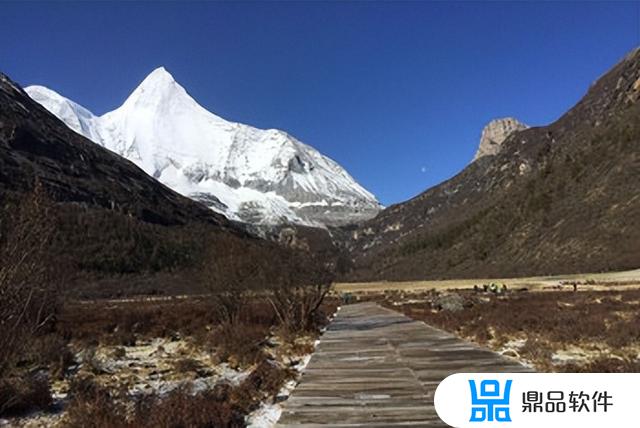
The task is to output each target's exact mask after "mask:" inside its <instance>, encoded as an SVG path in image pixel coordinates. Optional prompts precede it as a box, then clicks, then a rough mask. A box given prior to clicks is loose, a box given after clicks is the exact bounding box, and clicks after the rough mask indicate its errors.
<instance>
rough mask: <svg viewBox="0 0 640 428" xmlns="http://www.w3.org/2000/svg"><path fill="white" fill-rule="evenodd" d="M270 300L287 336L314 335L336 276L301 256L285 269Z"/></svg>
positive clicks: (324, 266) (273, 289)
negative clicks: (322, 308) (309, 333)
mask: <svg viewBox="0 0 640 428" xmlns="http://www.w3.org/2000/svg"><path fill="white" fill-rule="evenodd" d="M284 269H285V270H284V271H283V272H282V273H283V276H282V277H281V278H282V280H281V281H280V282H279V283H276V284H274V286H273V287H272V291H271V293H270V295H269V296H268V297H267V300H268V301H269V302H270V303H271V305H272V307H273V310H274V311H275V313H276V316H277V318H278V322H279V324H280V326H281V327H282V329H283V330H284V332H286V333H290V334H297V333H300V332H306V331H312V330H313V329H314V328H315V326H316V325H317V322H318V321H319V317H320V314H319V310H320V306H321V305H322V302H323V301H324V299H325V297H326V296H327V294H328V293H329V291H330V289H331V283H332V281H333V273H332V271H331V268H330V266H328V264H327V263H325V262H323V260H321V259H318V258H315V257H312V256H311V255H309V254H305V253H301V254H298V255H297V257H293V258H291V259H290V260H289V265H288V266H285V267H284Z"/></svg>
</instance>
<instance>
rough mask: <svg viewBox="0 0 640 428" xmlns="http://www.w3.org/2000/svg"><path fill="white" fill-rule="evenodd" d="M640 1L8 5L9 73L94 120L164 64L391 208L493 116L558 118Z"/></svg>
mask: <svg viewBox="0 0 640 428" xmlns="http://www.w3.org/2000/svg"><path fill="white" fill-rule="evenodd" d="M639 5H640V3H639V2H633V3H631V2H627V3H624V2H608V3H607V2H602V3H597V2H584V3H581V2H568V3H556V2H544V3H523V2H513V3H507V2H491V3H485V2H473V3H442V2H433V3H428V2H424V3H421V2H406V3H404V2H393V3H386V2H374V3H367V2H349V3H342V2H330V3H321V2H312V3H309V2H304V3H293V2H285V3H272V2H269V3H245V2H240V3H202V2H200V3H190V2H180V3H165V2H163V3H152V2H146V3H128V2H123V3H117V4H114V3H108V2H102V3H96V2H85V3H70V2H51V3H44V4H40V3H2V6H1V9H0V15H1V16H2V18H1V21H2V25H1V26H0V38H1V39H0V70H1V71H3V72H5V73H7V74H9V76H11V77H12V78H13V79H14V80H17V81H18V82H20V83H21V84H23V85H29V84H36V83H37V84H43V85H45V86H48V87H50V88H52V89H54V90H56V91H58V92H60V93H61V94H63V95H65V96H67V97H69V98H71V99H73V100H75V101H76V102H79V103H80V104H83V105H84V106H85V107H87V108H89V109H90V110H92V111H93V112H94V113H96V114H102V113H104V112H106V111H109V110H111V109H113V108H115V107H117V106H119V105H120V104H121V103H122V102H123V101H124V99H125V98H126V96H127V95H128V94H129V93H130V92H131V91H132V90H133V89H134V88H135V86H136V85H137V84H138V83H139V82H140V81H141V80H142V79H143V78H144V77H145V76H146V75H147V74H148V73H149V72H150V71H151V70H153V69H154V68H155V67H157V66H160V65H164V66H166V67H167V69H168V70H169V71H170V72H171V73H172V74H173V75H174V77H175V78H176V80H177V81H178V82H180V83H181V84H182V85H183V86H184V87H185V88H186V89H187V91H189V92H190V93H191V95H192V96H194V98H196V100H198V101H199V102H200V103H201V104H202V105H204V106H205V107H206V108H207V109H209V110H211V111H213V112H215V113H216V114H218V115H220V116H222V117H225V118H227V119H230V120H235V121H240V122H244V123H248V124H251V125H254V126H258V127H261V128H280V129H283V130H286V131H288V132H289V133H291V134H293V135H295V136H296V137H298V138H299V139H301V140H302V141H304V142H306V143H308V144H311V145H312V146H315V147H316V148H317V149H319V150H320V151H321V152H323V153H324V154H326V155H329V156H330V157H332V158H333V159H335V160H337V161H338V162H339V163H341V164H342V165H343V166H344V167H345V168H346V169H347V170H348V171H349V172H350V173H351V174H352V175H353V176H354V177H355V178H356V179H357V180H358V181H360V182H361V183H362V184H363V185H364V186H365V187H366V188H368V189H369V190H371V191H372V192H373V193H375V194H376V195H377V196H378V197H379V199H380V200H381V201H382V202H383V203H384V204H391V203H394V202H399V201H402V200H405V199H407V198H409V197H412V196H414V195H416V194H418V193H420V192H421V191H423V190H425V189H426V188H428V187H430V186H432V185H435V184H437V183H439V182H440V181H442V180H444V179H447V178H449V177H451V176H452V175H454V174H456V173H457V172H458V171H460V170H461V169H462V168H463V167H464V166H465V165H466V164H467V163H468V162H469V160H470V159H471V158H472V157H473V154H474V152H475V150H476V147H477V144H478V139H479V135H480V131H481V129H482V127H483V126H484V124H485V123H486V122H488V121H489V120H491V119H493V118H495V117H501V116H515V117H517V118H519V119H520V120H522V121H524V122H526V123H528V124H531V125H542V124H546V123H548V122H550V121H553V120H555V119H556V118H557V117H558V116H559V115H560V114H562V113H563V112H564V111H566V110H567V109H568V108H569V107H571V106H572V105H573V104H575V102H577V101H578V99H579V98H580V97H581V96H582V95H583V94H584V93H585V91H586V90H587V88H588V87H589V85H590V84H591V83H592V82H593V81H594V80H595V79H596V78H597V77H598V76H600V75H601V74H603V73H604V72H605V71H606V70H607V69H609V68H610V67H611V66H613V65H614V63H616V62H617V61H618V60H619V59H621V57H622V56H623V55H624V54H625V53H626V52H628V51H629V50H631V49H632V48H633V47H635V46H638V45H640V6H639Z"/></svg>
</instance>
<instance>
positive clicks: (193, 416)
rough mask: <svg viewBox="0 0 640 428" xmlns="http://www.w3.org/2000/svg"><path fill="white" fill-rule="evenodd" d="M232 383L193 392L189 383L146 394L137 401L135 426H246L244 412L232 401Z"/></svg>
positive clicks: (133, 425) (228, 427)
mask: <svg viewBox="0 0 640 428" xmlns="http://www.w3.org/2000/svg"><path fill="white" fill-rule="evenodd" d="M230 389H231V387H230V386H229V385H218V387H216V388H214V389H213V390H210V391H204V392H199V393H194V392H193V391H191V390H190V388H188V387H181V388H177V389H174V390H173V391H171V392H170V393H169V394H167V395H166V396H165V397H158V396H147V397H143V398H142V399H140V400H139V401H138V402H137V404H136V409H135V412H134V416H133V418H132V420H131V423H130V426H132V427H158V428H174V427H203V428H206V427H211V428H213V427H216V428H217V427H220V428H236V427H238V428H239V427H244V426H245V423H244V415H243V414H242V413H240V412H239V411H238V409H236V408H235V406H234V405H233V404H232V403H231V402H230V393H229V391H230Z"/></svg>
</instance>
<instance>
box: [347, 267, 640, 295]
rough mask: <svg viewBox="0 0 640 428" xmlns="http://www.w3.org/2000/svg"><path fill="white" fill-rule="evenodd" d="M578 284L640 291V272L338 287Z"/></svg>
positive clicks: (374, 289) (353, 290)
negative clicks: (571, 282) (639, 289)
mask: <svg viewBox="0 0 640 428" xmlns="http://www.w3.org/2000/svg"><path fill="white" fill-rule="evenodd" d="M567 281H576V282H579V283H581V284H584V283H589V285H586V286H583V287H579V288H578V289H579V290H580V289H581V288H582V289H585V288H588V289H589V290H598V289H605V288H611V287H620V288H640V269H636V270H631V271H624V272H608V273H593V274H571V275H553V276H535V277H527V278H493V279H487V278H485V279H450V280H433V281H377V282H343V283H337V284H335V290H336V291H337V292H344V293H375V292H381V291H384V290H402V291H407V292H412V291H423V290H431V289H436V290H450V289H462V288H472V287H473V286H474V285H480V286H481V285H482V284H490V283H492V282H495V283H498V284H506V285H507V286H508V287H509V288H522V287H526V288H528V289H529V290H532V291H538V290H539V291H541V290H545V289H550V288H552V287H555V286H558V285H559V284H560V283H561V282H567Z"/></svg>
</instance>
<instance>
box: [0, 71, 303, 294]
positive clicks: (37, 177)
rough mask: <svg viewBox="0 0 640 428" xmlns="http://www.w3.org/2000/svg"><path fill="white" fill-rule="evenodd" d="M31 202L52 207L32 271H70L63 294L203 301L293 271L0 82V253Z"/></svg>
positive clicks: (273, 252)
mask: <svg viewBox="0 0 640 428" xmlns="http://www.w3.org/2000/svg"><path fill="white" fill-rule="evenodd" d="M36 193H38V194H43V195H41V196H40V197H42V198H44V201H38V202H37V203H36V204H35V205H34V204H33V203H32V204H31V205H30V206H35V207H37V206H38V204H45V205H47V206H49V205H51V206H50V208H47V211H46V217H45V218H44V219H43V218H42V216H41V217H40V218H39V221H41V222H43V223H47V225H54V227H55V231H56V232H55V238H54V239H53V240H52V241H51V242H50V243H47V245H48V246H47V252H46V254H45V255H44V256H43V257H44V258H45V259H43V260H40V263H45V264H49V265H50V264H61V265H62V264H64V265H65V266H66V267H68V270H69V272H68V275H66V278H67V279H68V281H67V290H65V291H69V290H74V291H76V290H82V292H85V291H86V290H88V289H91V290H92V293H93V292H95V293H94V294H95V295H123V294H137V293H148V292H161V293H188V292H202V291H203V289H202V287H201V285H202V283H203V281H204V282H208V283H209V284H212V283H213V284H216V286H217V285H219V286H220V287H221V288H224V287H226V286H228V285H229V284H231V283H233V282H234V281H237V278H235V275H236V271H237V270H238V269H239V268H240V267H241V266H244V265H243V263H246V266H247V269H249V268H251V269H253V270H254V271H255V272H258V273H257V274H256V275H257V276H259V272H260V271H261V269H262V270H264V269H267V270H268V269H271V270H273V267H276V268H277V267H278V266H283V268H282V271H283V272H284V271H286V269H293V268H294V266H293V265H292V263H291V262H288V260H289V259H291V256H290V251H288V250H286V249H284V248H283V247H281V246H278V245H276V244H275V243H271V242H267V241H265V240H262V239H259V238H257V237H255V236H254V235H253V234H251V233H250V232H249V231H247V230H246V229H245V228H244V227H242V225H240V224H237V223H234V222H230V221H229V220H227V219H226V218H225V217H224V216H222V215H220V214H217V213H215V212H213V211H212V210H210V209H208V208H207V207H205V206H204V205H202V204H200V203H198V202H195V201H193V200H191V199H189V198H186V197H184V196H181V195H179V194H178V193H176V192H174V191H173V190H171V189H169V188H168V187H166V186H164V185H163V184H161V183H160V182H158V181H157V180H155V179H154V178H152V177H150V176H148V175H147V174H146V173H145V172H144V171H142V170H141V169H140V168H138V167H137V166H135V165H134V164H133V163H131V162H130V161H128V160H126V159H124V158H122V157H120V156H118V155H116V154H115V153H112V152H110V151H109V150H107V149H105V148H103V147H101V146H99V145H97V144H95V143H93V142H91V141H90V140H88V139H86V138H84V137H83V136H81V135H79V134H77V133H75V132H74V131H72V130H71V129H69V128H68V127H67V126H66V125H65V124H64V123H63V122H62V121H60V120H58V119H57V118H56V117H55V116H53V115H52V114H50V113H49V112H48V111H47V110H45V109H44V108H43V107H42V106H40V105H39V104H38V103H36V102H35V101H33V100H32V99H31V98H30V97H29V96H28V95H27V94H26V93H25V92H24V91H23V90H22V89H21V88H20V87H19V85H17V84H16V83H14V82H13V81H11V80H10V79H9V78H8V77H7V76H5V75H2V74H0V206H1V207H2V210H1V211H0V246H1V245H3V244H4V241H5V240H6V239H7V236H11V232H12V231H11V224H12V222H15V221H19V219H18V220H17V219H16V218H15V217H16V215H17V213H20V215H21V216H23V217H24V216H25V215H26V216H27V217H28V216H29V215H30V214H29V212H28V211H27V212H25V209H24V206H25V205H26V204H25V202H29V201H31V200H32V199H33V198H32V197H33V195H34V194H36ZM20 221H21V220H20ZM285 265H287V266H288V267H284V266H285ZM203 266H206V268H207V269H208V271H209V272H211V271H213V272H215V275H213V274H211V275H208V276H206V277H204V276H203V275H202V274H201V270H202V268H203ZM256 282H257V281H256ZM256 285H258V284H256Z"/></svg>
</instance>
